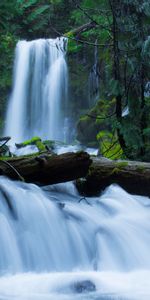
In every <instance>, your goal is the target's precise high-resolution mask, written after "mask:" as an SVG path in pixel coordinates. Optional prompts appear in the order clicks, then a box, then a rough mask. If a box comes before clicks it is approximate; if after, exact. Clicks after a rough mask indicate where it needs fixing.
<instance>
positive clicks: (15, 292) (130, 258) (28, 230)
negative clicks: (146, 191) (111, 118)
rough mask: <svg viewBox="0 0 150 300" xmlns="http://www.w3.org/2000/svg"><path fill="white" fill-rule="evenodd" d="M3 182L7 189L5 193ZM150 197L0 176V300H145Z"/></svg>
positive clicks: (149, 268)
mask: <svg viewBox="0 0 150 300" xmlns="http://www.w3.org/2000/svg"><path fill="white" fill-rule="evenodd" d="M8 186H9V190H8ZM149 208H150V200H149V198H146V197H138V196H132V195H130V194H128V193H126V192H125V191H124V190H123V189H121V188H120V187H119V186H117V185H111V186H110V187H109V188H107V189H106V190H105V192H104V193H103V194H102V195H101V197H95V198H94V197H93V198H86V199H84V198H83V199H80V196H79V195H78V193H77V191H76V189H75V187H74V185H73V183H65V184H58V185H54V186H47V187H45V188H43V189H41V188H39V187H38V186H36V185H34V184H26V183H22V182H13V181H11V180H9V179H7V178H5V177H2V176H1V178H0V245H1V249H0V299H7V300H8V299H12V298H13V299H15V300H16V299H17V300H20V299H24V300H25V299H26V300H27V299H30V300H35V299H38V300H39V299H40V300H47V299H50V300H56V299H58V300H59V299H61V300H62V299H63V300H67V299H68V300H75V299H78V300H81V299H82V300H83V299H84V300H87V299H103V300H106V299H107V300H110V299H117V300H118V299H124V300H125V299H130V300H131V299H132V300H133V299H136V300H137V299H140V300H141V299H142V300H145V299H149V297H148V296H150V287H149V276H150V260H149V245H150V210H149Z"/></svg>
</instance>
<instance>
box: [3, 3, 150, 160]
mask: <svg viewBox="0 0 150 300" xmlns="http://www.w3.org/2000/svg"><path fill="white" fill-rule="evenodd" d="M0 15H1V20H0V38H1V45H0V53H1V59H0V74H1V77H0V124H1V132H2V130H3V127H4V118H5V112H6V105H7V99H8V95H9V94H10V92H11V86H12V69H13V59H14V49H15V46H16V43H17V41H18V40H24V39H27V40H33V39H37V38H42V37H45V38H46V37H47V38H49V37H51V38H53V37H57V36H65V37H67V38H68V52H67V59H68V65H69V80H70V91H69V98H70V101H69V108H68V109H70V114H71V115H72V119H73V120H74V126H75V127H76V128H77V130H76V135H75V136H74V139H77V140H78V141H80V142H81V143H83V144H85V145H87V146H94V147H99V152H100V153H101V154H102V155H103V156H105V157H107V158H111V159H118V158H123V159H132V160H141V161H150V151H149V150H150V125H149V123H150V117H149V116H150V78H149V74H150V36H149V33H150V3H149V1H144V0H142V1H139V0H133V1H130V0H123V1H119V0H113V1H111V0H97V1H94V2H93V1H90V0H82V1H78V0H77V1H75V0H68V1H67V0H56V1H54V0H49V1H48V0H43V1H42V0H28V1H26V0H7V1H1V3H0Z"/></svg>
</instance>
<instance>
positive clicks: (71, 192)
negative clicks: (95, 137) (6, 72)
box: [0, 38, 150, 300]
mask: <svg viewBox="0 0 150 300" xmlns="http://www.w3.org/2000/svg"><path fill="white" fill-rule="evenodd" d="M66 46H67V40H66V39H64V38H59V39H55V40H52V39H48V40H45V39H39V40H35V41H30V42H27V41H20V42H19V43H18V44H17V47H16V57H15V67H14V87H13V91H12V95H11V97H10V101H9V106H8V112H7V118H6V127H5V135H10V136H11V137H12V142H21V141H23V140H25V139H28V138H32V137H33V136H35V135H38V136H40V137H41V138H42V139H57V140H62V141H63V140H65V141H66V140H67V139H68V136H69V132H68V131H67V130H68V124H70V123H69V122H70V121H69V117H68V115H67V89H68V88H67V86H68V79H67V78H68V75H67V65H66V62H65V52H66ZM94 71H95V69H94ZM77 148H78V146H77ZM56 150H57V153H62V152H66V151H68V150H69V151H70V150H71V151H74V150H76V147H74V146H69V147H67V146H64V147H63V148H62V147H60V148H59V147H58V149H56ZM29 151H30V152H35V151H37V149H35V146H27V147H26V149H20V150H19V154H20V155H22V154H25V153H28V152H29ZM88 151H92V152H93V151H94V153H95V151H97V150H95V149H88ZM95 154H96V153H95ZM149 245H150V199H149V198H146V197H138V196H132V195H130V194H128V193H126V192H125V191H124V190H123V189H121V188H120V187H119V186H117V185H112V186H110V187H108V188H107V189H106V190H105V191H104V192H103V194H102V195H101V196H100V197H97V198H81V197H80V196H79V195H78V193H77V191H76V189H75V187H74V185H73V183H65V184H58V185H54V186H48V187H45V188H40V187H38V186H36V185H34V184H26V183H23V182H13V181H11V180H9V179H7V178H5V177H2V176H0V300H113V299H114V300H127V299H128V300H133V299H134V300H149V299H150V285H149V278H150V259H149V256H150V250H149Z"/></svg>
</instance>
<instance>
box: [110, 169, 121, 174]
mask: <svg viewBox="0 0 150 300" xmlns="http://www.w3.org/2000/svg"><path fill="white" fill-rule="evenodd" d="M119 172H120V169H119V168H114V169H113V170H112V172H111V174H110V175H114V174H118V173H119Z"/></svg>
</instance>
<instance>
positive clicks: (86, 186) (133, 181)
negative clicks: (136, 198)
mask: <svg viewBox="0 0 150 300" xmlns="http://www.w3.org/2000/svg"><path fill="white" fill-rule="evenodd" d="M112 183H116V184H119V185H120V186H121V187H122V188H124V189H125V190H126V191H128V192H129V193H131V194H137V195H145V196H150V163H144V162H137V161H122V160H117V161H112V160H109V159H105V158H98V157H97V158H96V157H95V158H93V162H92V164H91V166H90V168H89V171H88V174H87V176H86V178H85V179H84V180H78V181H77V187H78V189H79V191H80V192H81V194H83V195H84V196H85V195H87V196H94V195H98V194H99V193H100V192H101V191H103V190H104V189H105V188H106V187H107V186H109V185H110V184H112Z"/></svg>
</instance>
